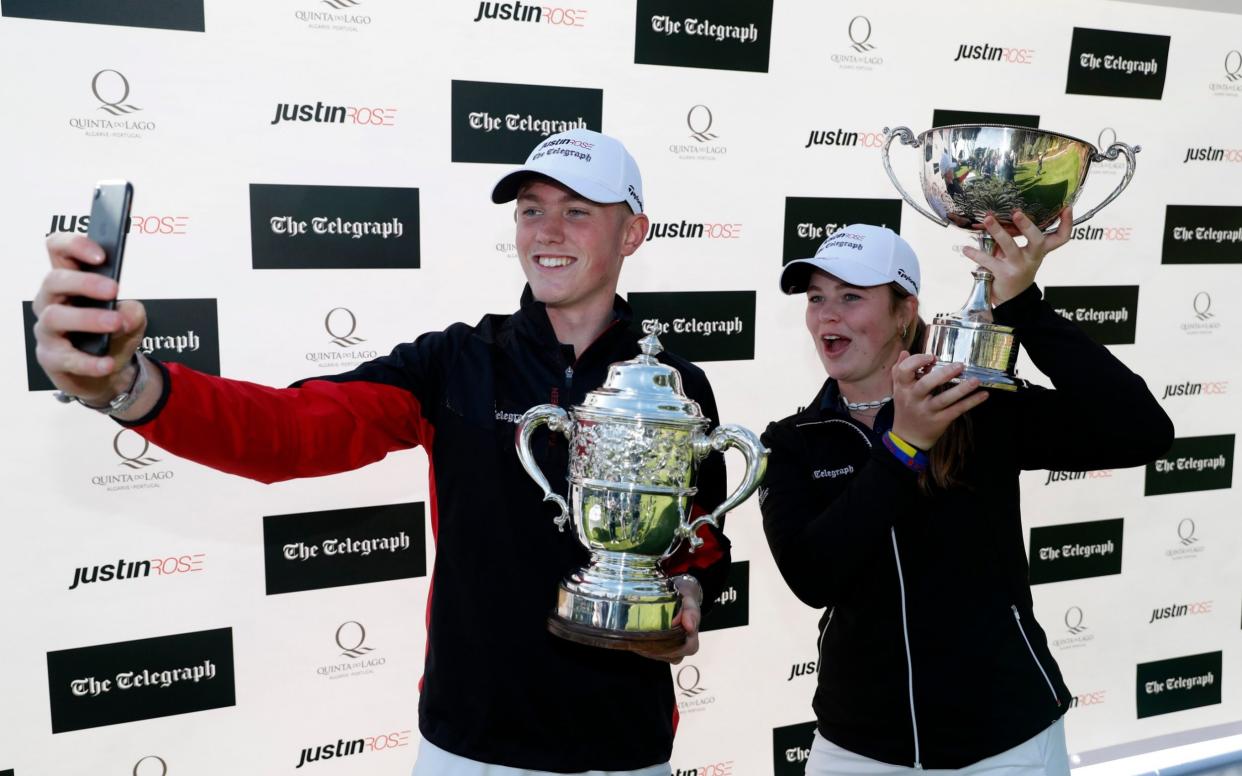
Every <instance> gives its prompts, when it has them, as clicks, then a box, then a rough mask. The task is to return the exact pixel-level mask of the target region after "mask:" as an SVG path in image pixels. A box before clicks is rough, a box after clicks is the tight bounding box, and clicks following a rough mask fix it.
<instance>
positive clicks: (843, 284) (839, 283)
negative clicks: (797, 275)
mask: <svg viewBox="0 0 1242 776" xmlns="http://www.w3.org/2000/svg"><path fill="white" fill-rule="evenodd" d="M837 286H838V287H840V288H849V289H853V290H857V291H865V290H866V289H867V288H868V287H867V286H856V285H854V284H853V283H846V282H845V281H844V280H838V281H837ZM811 289H815V290H816V291H827V290H828V289H827V288H825V287H823V286H821V285H819V284H818V283H815V282H811V283H809V284H808V285H807V287H806V290H807V291H810V290H811Z"/></svg>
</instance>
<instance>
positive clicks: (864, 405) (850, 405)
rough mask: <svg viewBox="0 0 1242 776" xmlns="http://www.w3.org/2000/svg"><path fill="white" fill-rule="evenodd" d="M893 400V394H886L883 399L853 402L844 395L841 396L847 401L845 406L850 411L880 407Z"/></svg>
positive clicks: (842, 399)
mask: <svg viewBox="0 0 1242 776" xmlns="http://www.w3.org/2000/svg"><path fill="white" fill-rule="evenodd" d="M892 400H893V397H892V396H885V397H884V398H883V399H876V400H875V401H859V402H853V401H850V400H849V399H847V398H845V397H844V396H842V397H841V401H843V402H845V408H846V409H847V410H849V411H850V412H857V411H859V410H874V409H879V408H880V407H883V406H884V405H885V404H888V403H889V402H890V401H892Z"/></svg>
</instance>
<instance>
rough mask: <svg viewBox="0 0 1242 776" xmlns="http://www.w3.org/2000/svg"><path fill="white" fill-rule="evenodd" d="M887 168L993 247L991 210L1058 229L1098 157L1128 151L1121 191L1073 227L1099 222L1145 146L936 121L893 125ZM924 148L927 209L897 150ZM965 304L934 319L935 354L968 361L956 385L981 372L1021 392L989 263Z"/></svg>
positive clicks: (932, 208) (934, 214)
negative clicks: (899, 171)
mask: <svg viewBox="0 0 1242 776" xmlns="http://www.w3.org/2000/svg"><path fill="white" fill-rule="evenodd" d="M884 134H885V142H884V147H883V152H882V157H883V161H884V169H885V171H886V172H887V173H888V177H889V180H890V181H892V183H893V185H894V186H895V187H896V188H897V191H898V192H899V193H900V194H901V196H902V199H904V200H905V201H906V203H907V204H908V205H910V206H911V207H913V208H914V209H915V210H916V211H918V212H919V213H921V214H922V215H924V216H926V217H927V218H929V219H930V220H932V221H934V222H935V223H937V224H940V225H941V226H950V225H952V226H957V227H960V228H961V229H965V230H968V231H969V232H971V233H972V234H974V235H975V237H976V238H977V239H978V242H979V249H980V250H981V251H983V252H985V253H989V254H990V253H992V251H993V248H994V241H993V239H992V237H991V236H990V235H988V233H987V232H986V231H985V230H984V228H983V221H984V219H985V218H987V216H989V215H991V216H993V217H994V218H996V220H997V221H998V222H999V223H1000V224H1001V225H1002V226H1006V227H1009V231H1010V232H1011V233H1013V232H1015V231H1016V230H1015V228H1014V227H1013V212H1014V211H1015V210H1021V211H1022V212H1024V213H1025V214H1026V215H1027V217H1028V218H1030V219H1031V221H1032V222H1034V224H1035V225H1036V227H1037V228H1038V229H1040V230H1041V231H1044V232H1047V231H1050V230H1051V229H1052V228H1053V227H1054V225H1055V224H1056V223H1057V221H1058V219H1059V217H1060V214H1061V211H1062V210H1063V209H1064V208H1065V207H1067V206H1070V205H1073V204H1074V203H1076V202H1077V201H1078V196H1079V194H1081V193H1082V186H1083V183H1084V182H1085V181H1086V179H1087V173H1088V172H1089V171H1090V168H1091V164H1092V163H1093V162H1102V161H1105V160H1113V159H1116V158H1117V157H1118V156H1119V155H1122V154H1124V155H1125V157H1126V173H1125V175H1124V177H1123V178H1122V180H1121V181H1120V183H1118V185H1117V187H1116V188H1115V189H1114V190H1113V191H1112V192H1111V193H1110V194H1109V195H1108V196H1107V197H1105V198H1104V200H1103V201H1102V202H1100V203H1099V204H1098V205H1096V206H1095V207H1093V208H1092V209H1091V210H1089V211H1088V212H1087V213H1085V214H1084V215H1082V216H1080V217H1079V218H1076V219H1074V225H1075V226H1076V225H1078V224H1081V223H1083V222H1085V221H1087V220H1089V219H1091V218H1092V217H1093V216H1094V215H1095V214H1096V213H1098V212H1100V210H1102V209H1103V208H1104V207H1105V206H1106V205H1108V204H1109V203H1110V202H1112V201H1113V200H1114V199H1116V198H1117V197H1118V195H1120V194H1121V192H1122V191H1124V190H1125V188H1126V187H1127V186H1128V185H1130V180H1131V178H1133V177H1134V166H1135V160H1134V156H1135V154H1137V153H1138V152H1139V151H1141V150H1142V149H1141V147H1139V146H1133V147H1131V146H1128V145H1126V144H1125V143H1113V144H1112V145H1111V146H1109V148H1108V150H1107V151H1105V152H1101V151H1100V150H1099V149H1097V148H1096V147H1095V146H1094V145H1092V144H1091V143H1088V142H1087V141H1085V140H1079V139H1078V138H1075V137H1071V136H1069V135H1063V134H1061V133H1059V132H1049V131H1048V130H1043V129H1033V128H1030V127H1019V126H1012V125H1008V124H952V125H949V126H944V127H934V128H932V129H929V130H927V131H926V132H923V133H922V134H920V135H918V137H915V135H914V133H913V132H911V131H910V129H909V128H907V127H897V128H896V129H892V130H890V129H888V128H885V130H884ZM898 139H900V140H901V143H902V145H907V146H911V147H913V148H918V149H921V150H922V165H921V166H920V168H919V172H920V181H921V184H922V188H923V198H924V200H926V202H927V206H928V207H924V206H923V205H921V204H920V203H919V202H917V201H916V200H915V199H914V197H912V196H911V195H910V194H909V192H907V191H906V190H905V188H903V187H902V185H901V183H900V182H899V181H898V180H897V176H896V175H894V173H893V167H892V162H891V161H890V159H889V149H890V147H891V146H892V143H893V141H894V140H898ZM972 274H973V275H974V278H975V281H974V285H973V287H972V288H971V291H970V296H969V297H968V298H967V300H966V304H965V305H963V306H962V308H961V309H960V310H958V311H957V312H956V313H945V314H940V315H936V316H935V317H934V318H933V319H932V323H931V325H930V326H928V337H927V349H926V352H927V353H931V354H933V355H935V356H936V360H937V361H938V362H939V363H944V364H949V363H954V362H958V363H964V364H965V365H966V368H965V370H964V371H963V372H962V374H961V376H960V377H958V378H957V380H955V382H956V381H960V380H965V379H968V378H971V377H975V378H978V379H979V381H980V383H981V385H982V386H983V387H985V388H994V389H998V390H1008V391H1013V390H1017V389H1019V388H1021V387H1024V386H1025V382H1024V381H1023V380H1021V379H1019V378H1018V377H1017V376H1016V375H1015V374H1014V364H1015V363H1016V361H1017V358H1018V343H1017V340H1016V339H1015V337H1014V334H1013V328H1012V327H1010V326H1001V325H998V324H996V323H995V322H994V321H993V318H992V301H991V296H992V280H993V279H994V276H993V275H992V273H991V272H988V271H987V270H986V269H983V268H982V267H979V268H977V269H976V270H975V271H974V272H973V273H972Z"/></svg>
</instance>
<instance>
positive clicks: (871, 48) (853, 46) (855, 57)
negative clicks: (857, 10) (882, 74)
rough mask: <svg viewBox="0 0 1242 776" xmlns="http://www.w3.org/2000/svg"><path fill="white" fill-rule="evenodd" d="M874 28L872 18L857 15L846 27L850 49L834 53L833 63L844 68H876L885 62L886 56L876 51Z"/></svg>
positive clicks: (868, 69)
mask: <svg viewBox="0 0 1242 776" xmlns="http://www.w3.org/2000/svg"><path fill="white" fill-rule="evenodd" d="M873 33H874V28H873V27H872V25H871V19H870V18H868V17H866V16H855V17H854V18H853V19H850V22H849V24H848V25H846V28H845V34H846V37H848V38H849V43H850V46H849V49H848V50H846V49H842V50H840V51H837V52H835V53H833V54H832V56H831V59H832V63H833V64H834V65H836V66H837V67H839V68H841V69H842V70H865V71H870V70H874V69H876V68H877V67H880V66H881V65H883V64H884V57H883V56H880V55H879V54H877V53H876V50H877V48H878V47H877V45H876V44H875V42H874V41H873Z"/></svg>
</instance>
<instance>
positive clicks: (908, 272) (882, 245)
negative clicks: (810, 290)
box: [781, 224, 922, 296]
mask: <svg viewBox="0 0 1242 776" xmlns="http://www.w3.org/2000/svg"><path fill="white" fill-rule="evenodd" d="M812 270H820V271H821V272H827V273H828V274H829V275H833V276H835V277H838V278H840V279H841V280H844V281H845V282H846V283H849V284H851V285H855V286H860V287H863V288H866V287H868V286H882V285H884V284H886V283H896V284H897V285H899V286H901V287H902V288H904V289H905V290H906V291H909V292H910V293H911V294H914V295H915V296H918V295H919V285H920V284H921V282H922V281H921V280H920V276H919V259H918V257H917V256H915V255H914V249H913V248H911V247H910V243H908V242H906V241H905V240H904V239H903V238H902V237H901V235H899V234H897V233H896V232H894V231H893V230H892V229H888V228H885V227H883V226H872V225H871V224H851V225H849V226H847V227H845V228H844V229H840V230H838V231H836V232H833V233H832V235H830V236H829V237H828V239H827V240H824V241H823V242H822V243H820V246H819V248H818V249H816V251H815V256H814V257H813V258H809V259H795V260H794V261H791V262H789V263H788V264H786V265H785V268H784V269H783V270H781V290H782V291H784V292H785V293H786V294H800V293H802V292H803V291H806V287H807V284H808V283H809V282H810V277H811V272H812Z"/></svg>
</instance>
